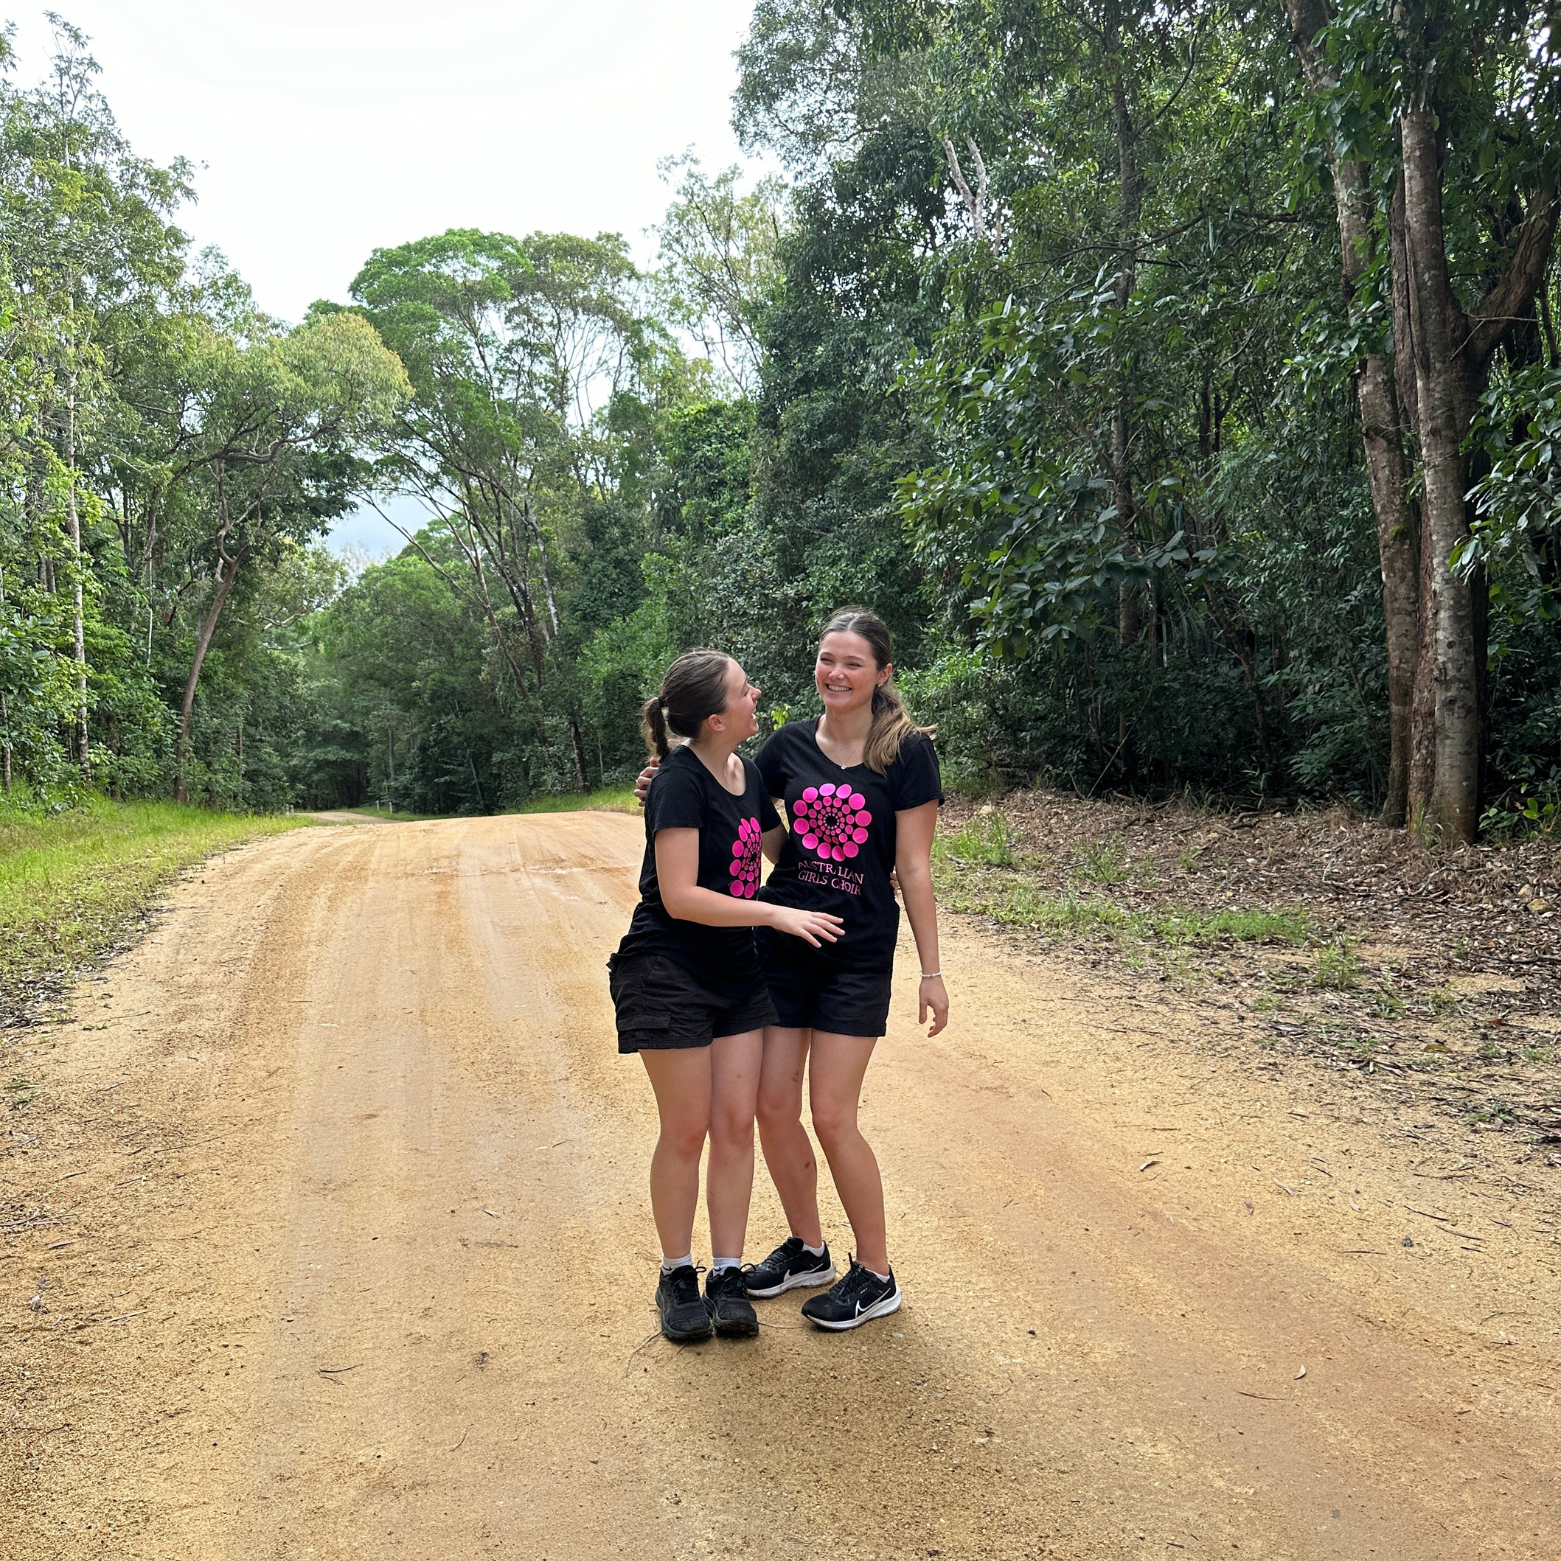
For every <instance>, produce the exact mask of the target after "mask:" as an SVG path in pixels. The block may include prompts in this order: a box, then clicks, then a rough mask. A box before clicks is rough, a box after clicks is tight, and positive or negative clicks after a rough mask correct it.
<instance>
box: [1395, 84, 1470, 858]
mask: <svg viewBox="0 0 1561 1561" xmlns="http://www.w3.org/2000/svg"><path fill="white" fill-rule="evenodd" d="M1400 133H1401V136H1402V142H1403V151H1404V249H1405V259H1406V262H1407V270H1408V284H1409V304H1410V324H1411V329H1412V330H1413V332H1414V358H1415V374H1416V381H1417V384H1416V392H1417V399H1418V402H1419V411H1420V460H1421V470H1422V489H1423V498H1422V500H1421V504H1422V508H1423V510H1424V515H1425V544H1426V546H1427V548H1428V551H1429V555H1430V556H1429V560H1428V565H1429V567H1428V570H1427V573H1428V574H1429V576H1430V588H1431V591H1430V598H1429V601H1428V603H1427V613H1426V632H1425V635H1424V642H1425V643H1426V644H1427V645H1428V648H1429V650H1430V658H1431V685H1432V703H1433V716H1432V718H1433V721H1434V723H1435V732H1434V736H1433V738H1432V741H1431V748H1432V753H1433V762H1434V765H1435V773H1434V775H1433V777H1432V779H1431V784H1430V790H1429V796H1428V797H1427V799H1426V804H1425V821H1426V822H1427V823H1428V824H1430V825H1431V826H1432V827H1433V828H1435V829H1437V830H1439V831H1441V832H1443V833H1445V835H1446V836H1447V837H1448V838H1449V839H1450V840H1459V841H1471V840H1473V839H1474V833H1475V830H1476V828H1477V827H1478V825H1479V781H1480V700H1479V674H1478V671H1477V669H1476V666H1475V635H1474V602H1473V593H1472V591H1471V589H1470V586H1469V582H1468V581H1467V580H1466V579H1463V578H1461V577H1460V576H1459V575H1457V574H1455V573H1454V571H1453V568H1452V555H1453V552H1454V550H1455V549H1456V548H1457V547H1458V545H1459V543H1461V542H1462V541H1463V540H1464V539H1465V538H1466V537H1467V536H1468V534H1469V518H1468V508H1467V505H1466V503H1465V500H1464V494H1465V492H1466V491H1467V488H1468V484H1467V483H1466V482H1465V480H1464V463H1463V454H1462V450H1461V445H1462V443H1463V436H1464V434H1465V432H1466V431H1467V430H1468V427H1469V420H1470V414H1471V413H1472V410H1473V408H1472V404H1471V403H1472V400H1473V397H1472V396H1471V395H1470V394H1469V389H1470V387H1468V386H1467V385H1466V384H1465V383H1463V382H1464V379H1465V371H1466V367H1467V365H1466V364H1465V363H1464V362H1463V354H1462V352H1461V350H1460V349H1461V346H1462V342H1461V341H1460V340H1459V339H1458V338H1459V336H1461V335H1463V334H1464V332H1462V331H1460V329H1459V327H1460V326H1461V325H1462V323H1463V322H1462V320H1461V318H1460V316H1461V314H1462V311H1461V310H1460V309H1459V308H1458V305H1457V302H1456V300H1455V299H1454V297H1453V292H1452V283H1451V278H1450V277H1449V275H1448V267H1447V243H1446V236H1445V234H1444V233H1443V230H1442V168H1441V156H1440V147H1439V146H1438V141H1437V123H1436V111H1435V109H1434V108H1433V107H1432V106H1431V105H1430V104H1428V103H1420V104H1413V105H1411V106H1410V107H1408V108H1407V109H1406V110H1405V111H1404V114H1403V116H1402V118H1401V121H1400Z"/></svg>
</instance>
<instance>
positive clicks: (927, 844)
mask: <svg viewBox="0 0 1561 1561" xmlns="http://www.w3.org/2000/svg"><path fill="white" fill-rule="evenodd" d="M894 821H895V831H896V833H895V841H896V845H895V851H894V874H895V877H896V878H898V879H899V881H900V897H901V898H902V899H903V900H904V901H905V914H906V915H907V916H909V917H910V920H911V934H912V936H913V937H914V938H915V939H916V953H917V954H918V955H919V956H920V958H921V968H922V971H923V975H922V979H921V985H920V987H919V988H918V989H917V998H916V1001H917V1006H918V1010H919V1012H918V1015H917V1022H918V1023H920V1024H926V1021H927V1010H928V1009H929V1008H930V1009H931V1010H932V1023H931V1024H930V1025H928V1027H927V1034H928V1035H936V1034H937V1033H938V1031H939V1030H941V1029H942V1028H943V1027H944V1026H945V1025H946V1024H947V1023H948V1022H949V995H948V991H947V990H946V989H945V987H944V985H943V976H942V969H943V967H942V966H941V965H940V964H939V963H938V907H937V902H936V901H935V900H934V899H933V897H932V837H933V834H934V833H935V831H936V830H937V827H938V804H937V803H936V802H924V803H922V805H921V806H920V807H919V808H907V809H906V810H905V811H904V812H903V813H896V814H895V815H894ZM657 838H658V839H659V838H660V837H659V836H658V837H657ZM934 972H937V974H934Z"/></svg>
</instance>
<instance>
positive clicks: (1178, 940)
mask: <svg viewBox="0 0 1561 1561" xmlns="http://www.w3.org/2000/svg"><path fill="white" fill-rule="evenodd" d="M935 879H936V884H937V891H938V899H939V901H940V902H941V903H942V904H944V905H946V906H948V908H949V909H950V910H955V911H970V912H973V913H974V914H976V915H979V916H990V917H991V918H992V919H993V920H994V921H1000V922H1006V923H1007V924H1009V925H1010V926H1016V927H1028V928H1032V929H1034V930H1036V931H1040V932H1047V933H1051V934H1053V935H1054V936H1071V937H1083V936H1088V935H1090V934H1092V933H1098V932H1106V933H1111V934H1113V935H1114V936H1116V937H1118V938H1124V939H1125V938H1138V939H1142V940H1143V941H1146V942H1155V943H1161V944H1165V945H1167V946H1168V947H1171V948H1177V947H1184V946H1188V945H1201V944H1214V943H1225V942H1235V943H1301V942H1303V941H1304V940H1305V938H1306V934H1307V930H1308V922H1307V917H1306V913H1305V912H1304V911H1298V910H1297V911H1263V910H1229V909H1227V910H1219V911H1207V910H1199V909H1194V908H1191V907H1188V908H1185V909H1177V908H1172V909H1168V910H1150V911H1133V910H1128V909H1126V908H1125V907H1124V906H1121V905H1118V904H1117V903H1116V902H1115V901H1113V900H1110V899H1108V898H1106V897H1105V896H1104V895H1099V894H1079V893H1077V892H1075V891H1073V890H1069V891H1067V892H1065V893H1062V894H1053V893H1047V892H1046V891H1044V890H1041V889H1038V888H1037V887H1036V886H1035V885H1034V884H1032V883H1029V882H1027V881H1025V880H1024V879H1023V878H1022V877H1021V876H1020V875H1019V874H1017V873H1003V872H962V871H960V870H959V868H958V867H956V866H953V865H951V864H950V863H948V862H947V861H946V860H945V861H944V862H943V863H941V864H940V866H939V868H938V870H937V871H936V873H935Z"/></svg>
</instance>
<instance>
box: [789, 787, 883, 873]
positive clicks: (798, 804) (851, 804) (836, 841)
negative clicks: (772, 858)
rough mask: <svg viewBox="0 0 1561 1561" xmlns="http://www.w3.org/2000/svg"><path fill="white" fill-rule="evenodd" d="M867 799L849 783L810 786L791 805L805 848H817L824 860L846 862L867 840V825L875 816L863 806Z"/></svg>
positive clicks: (796, 827)
mask: <svg viewBox="0 0 1561 1561" xmlns="http://www.w3.org/2000/svg"><path fill="white" fill-rule="evenodd" d="M866 801H867V798H866V797H864V796H863V795H862V794H861V792H859V791H858V792H853V791H852V790H851V788H850V787H849V786H836V785H834V784H833V783H831V784H829V785H825V786H809V787H808V789H807V790H806V791H804V792H803V793H802V795H801V796H800V797H798V798H797V800H796V801H795V802H793V803H792V805H791V810H792V812H793V813H795V814H796V818H795V819H794V820H793V821H792V828H793V829H794V830H795V831H796V832H797V833H798V834H799V835H800V836H801V837H802V847H803V849H804V850H805V851H814V852H816V853H817V854H818V859H819V861H821V862H845V861H849V860H850V859H851V858H852V857H853V856H856V855H857V854H858V853H859V852H860V851H861V849H862V847H863V846H864V845H865V844H866V843H867V826H868V825H869V824H871V823H872V821H873V815H872V814H871V813H869V812H867V810H866V808H865V807H864V806H863V804H864V803H866Z"/></svg>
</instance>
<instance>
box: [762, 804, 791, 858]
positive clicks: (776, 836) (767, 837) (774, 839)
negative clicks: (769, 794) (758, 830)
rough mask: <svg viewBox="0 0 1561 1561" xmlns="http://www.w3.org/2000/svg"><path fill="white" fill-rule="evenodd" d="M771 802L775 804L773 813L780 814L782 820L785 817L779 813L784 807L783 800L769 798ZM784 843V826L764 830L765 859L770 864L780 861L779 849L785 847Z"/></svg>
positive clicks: (779, 825) (778, 825)
mask: <svg viewBox="0 0 1561 1561" xmlns="http://www.w3.org/2000/svg"><path fill="white" fill-rule="evenodd" d="M771 801H773V802H774V803H775V811H776V812H777V813H780V815H781V817H782V818H784V817H785V816H786V815H785V814H784V813H783V812H781V810H782V809H783V808H784V807H785V806H786V803H785V799H784V798H781V797H773V798H771ZM785 843H786V826H785V825H784V824H777V825H776V826H775V828H774V829H767V830H765V832H764V841H763V844H764V855H765V857H766V858H767V859H768V860H769V861H771V862H778V861H780V854H781V847H782V846H783V845H785Z"/></svg>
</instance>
